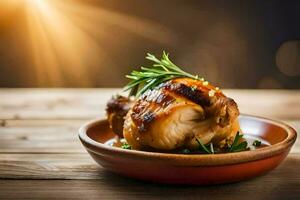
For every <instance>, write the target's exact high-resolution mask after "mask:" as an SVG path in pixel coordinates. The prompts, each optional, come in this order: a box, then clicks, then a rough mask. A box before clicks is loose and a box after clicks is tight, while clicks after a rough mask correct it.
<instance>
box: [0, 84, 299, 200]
mask: <svg viewBox="0 0 300 200" xmlns="http://www.w3.org/2000/svg"><path fill="white" fill-rule="evenodd" d="M120 91H121V90H120V89H0V97H1V98H0V199H26V198H27V199H43V198H46V199H49V198H52V199H53V198H56V199H161V198H168V199H224V198H225V199H246V200H247V199H300V189H299V188H300V173H299V170H300V140H299V138H298V139H297V140H296V144H295V145H294V147H293V148H292V150H291V153H290V154H289V156H288V157H287V159H286V160H285V161H284V163H282V164H281V165H280V166H279V167H278V168H276V169H275V170H273V171H272V172H270V173H268V174H266V175H264V176H261V177H258V178H254V179H252V180H249V181H244V182H240V183H234V184H227V185H217V186H205V187H199V186H198V187H191V186H171V185H159V184H153V183H145V182H140V181H135V180H131V179H128V178H123V177H120V176H118V175H114V174H112V173H109V172H107V171H106V170H104V169H103V168H102V167H100V166H99V165H98V164H96V163H95V162H94V161H93V160H92V159H91V158H90V156H89V155H88V154H87V153H86V151H85V150H84V148H83V147H82V145H81V143H80V141H79V139H78V135H77V131H78V128H79V127H80V126H81V125H82V124H84V123H86V122H87V121H88V120H90V119H93V118H99V117H104V115H105V112H104V108H105V102H106V101H107V100H108V99H109V98H110V97H111V95H112V94H115V93H117V92H120ZM225 93H227V94H228V95H229V96H231V97H232V98H234V99H235V100H236V101H237V102H238V104H239V107H240V110H241V112H243V113H247V114H255V115H260V116H264V117H270V118H276V119H279V120H281V121H284V122H286V123H287V124H289V125H291V126H293V127H294V128H295V129H296V130H297V131H298V132H299V131H300V91H285V90H225Z"/></svg>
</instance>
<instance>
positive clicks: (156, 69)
mask: <svg viewBox="0 0 300 200" xmlns="http://www.w3.org/2000/svg"><path fill="white" fill-rule="evenodd" d="M146 59H147V60H150V61H153V62H154V64H153V65H152V66H150V67H141V70H140V71H132V72H131V73H130V75H126V77H127V78H129V79H131V81H130V82H129V83H128V84H127V85H126V86H125V88H124V90H125V91H128V90H129V91H130V93H129V95H134V96H140V95H141V94H143V93H144V92H146V91H147V90H149V89H153V88H154V87H156V86H158V85H159V84H161V83H163V82H166V81H168V80H171V79H174V78H178V77H189V78H192V79H197V80H199V77H198V76H197V75H196V76H195V75H192V74H189V73H187V72H185V71H183V70H182V69H181V68H180V67H178V66H177V65H175V64H174V63H173V62H172V61H171V60H170V59H169V54H168V53H166V52H164V51H163V55H162V58H161V59H158V58H156V57H155V56H154V55H152V54H150V53H147V56H146Z"/></svg>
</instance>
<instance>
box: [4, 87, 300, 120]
mask: <svg viewBox="0 0 300 200" xmlns="http://www.w3.org/2000/svg"><path fill="white" fill-rule="evenodd" d="M121 91H122V90H121V89H1V90H0V97H1V98H0V111H1V112H0V119H91V118H98V117H103V116H104V114H105V113H104V107H105V104H106V101H107V100H108V99H109V98H110V97H111V96H112V95H114V94H116V93H120V92H121ZM224 92H225V93H226V94H227V95H228V96H230V97H232V98H233V99H235V100H236V102H237V103H238V105H239V108H240V110H241V112H242V113H247V114H252V115H259V116H264V117H272V118H276V119H300V91H298V90H295V91H293V90H291V91H286V90H224Z"/></svg>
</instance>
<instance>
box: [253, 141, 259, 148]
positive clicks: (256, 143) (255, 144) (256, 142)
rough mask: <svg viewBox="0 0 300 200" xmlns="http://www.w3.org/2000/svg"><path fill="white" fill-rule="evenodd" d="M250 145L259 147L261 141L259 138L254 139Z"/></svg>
mask: <svg viewBox="0 0 300 200" xmlns="http://www.w3.org/2000/svg"><path fill="white" fill-rule="evenodd" d="M252 145H253V146H255V147H259V146H260V145H261V141H260V140H254V142H253V143H252Z"/></svg>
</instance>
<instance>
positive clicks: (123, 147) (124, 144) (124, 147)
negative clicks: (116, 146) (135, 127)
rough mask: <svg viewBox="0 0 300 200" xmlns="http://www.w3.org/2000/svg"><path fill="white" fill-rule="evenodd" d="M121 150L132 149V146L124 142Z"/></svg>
mask: <svg viewBox="0 0 300 200" xmlns="http://www.w3.org/2000/svg"><path fill="white" fill-rule="evenodd" d="M121 148H122V149H131V146H130V145H129V144H128V143H126V142H124V143H123V144H122V146H121Z"/></svg>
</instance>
